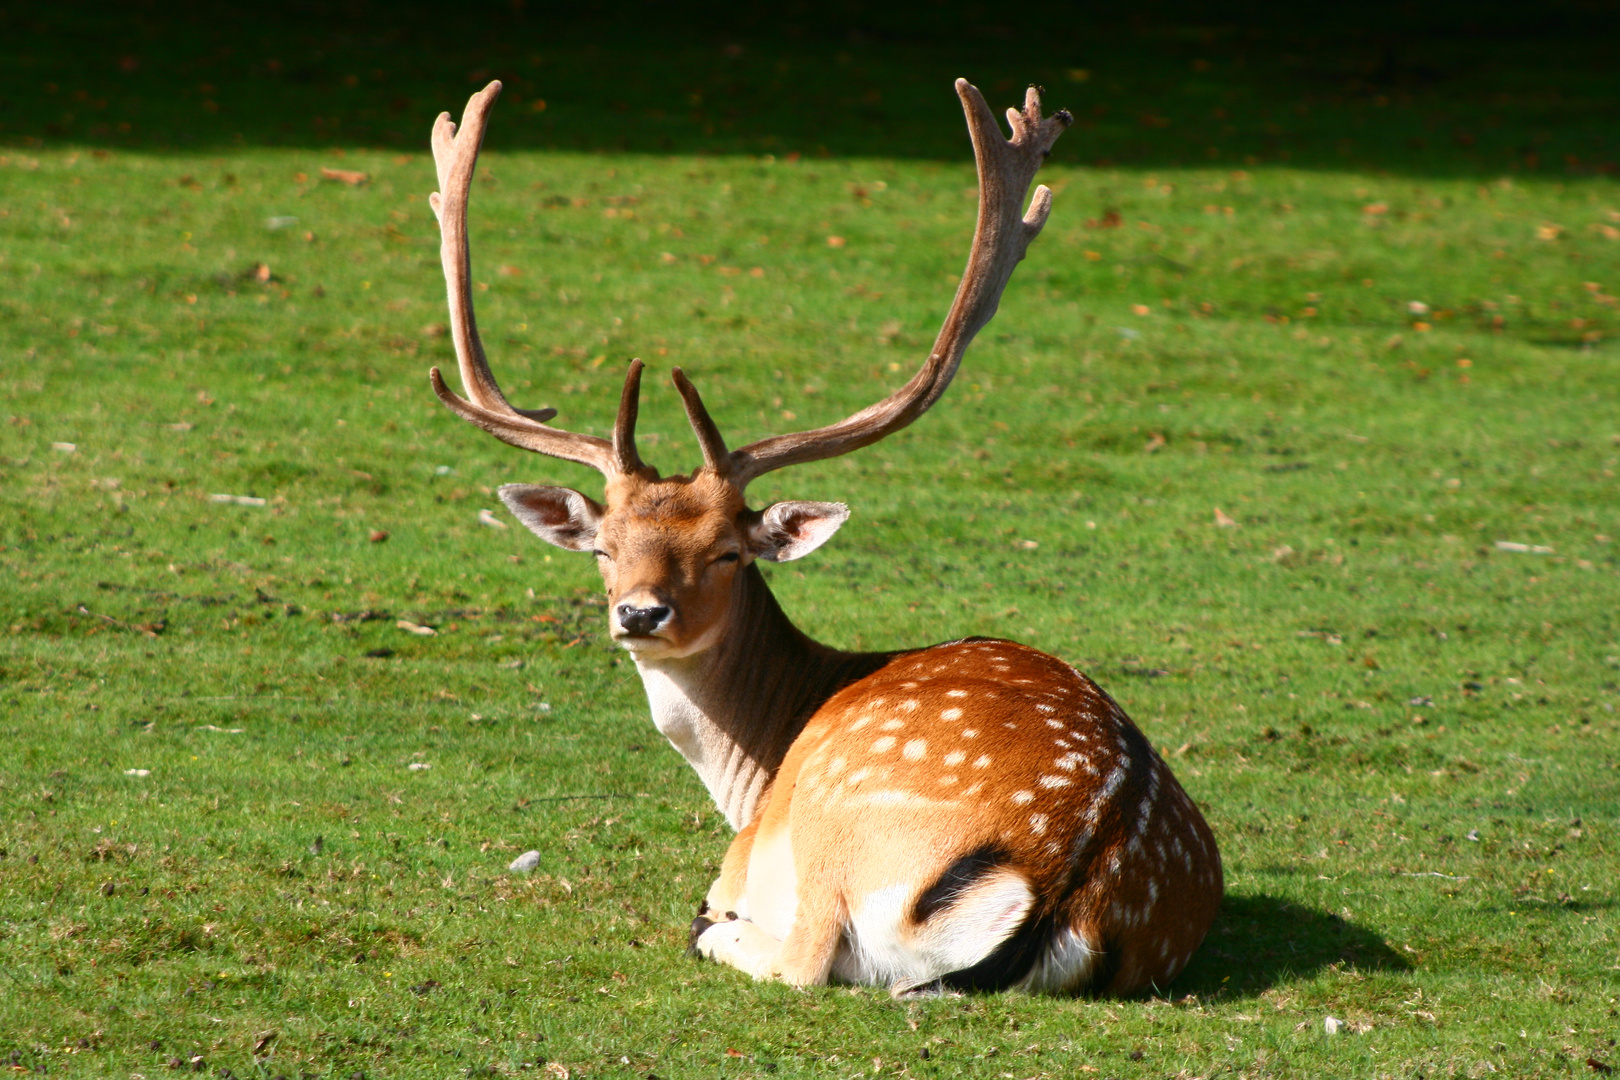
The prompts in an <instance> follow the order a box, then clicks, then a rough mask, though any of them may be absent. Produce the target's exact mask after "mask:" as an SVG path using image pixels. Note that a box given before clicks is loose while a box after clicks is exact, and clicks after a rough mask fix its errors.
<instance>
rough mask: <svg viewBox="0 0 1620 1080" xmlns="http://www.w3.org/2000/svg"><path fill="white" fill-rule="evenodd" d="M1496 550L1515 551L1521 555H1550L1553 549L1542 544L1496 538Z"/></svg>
mask: <svg viewBox="0 0 1620 1080" xmlns="http://www.w3.org/2000/svg"><path fill="white" fill-rule="evenodd" d="M1496 550H1497V551H1516V552H1518V553H1520V554H1522V555H1551V554H1552V553H1553V549H1552V548H1550V547H1546V546H1545V545H1542V544H1521V543H1519V542H1517V541H1515V540H1498V541H1497V542H1496Z"/></svg>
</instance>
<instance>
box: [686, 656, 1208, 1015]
mask: <svg viewBox="0 0 1620 1080" xmlns="http://www.w3.org/2000/svg"><path fill="white" fill-rule="evenodd" d="M1219 866H1220V863H1219V855H1218V854H1217V853H1216V851H1215V846H1214V843H1213V837H1211V836H1210V834H1209V831H1208V826H1207V825H1206V824H1205V823H1204V821H1203V819H1202V816H1201V815H1199V813H1198V811H1197V810H1196V809H1195V808H1194V807H1193V805H1192V803H1191V801H1190V800H1189V799H1188V798H1187V796H1186V794H1185V793H1184V792H1183V791H1182V789H1181V787H1180V785H1179V784H1177V783H1176V781H1175V778H1174V777H1173V776H1172V775H1171V774H1170V771H1169V769H1168V768H1167V767H1166V766H1165V764H1164V762H1163V760H1162V759H1161V758H1160V757H1159V756H1158V754H1157V753H1155V752H1154V750H1153V748H1152V746H1151V744H1150V743H1149V742H1148V741H1147V739H1146V738H1145V737H1144V736H1143V735H1142V733H1141V732H1140V730H1138V729H1137V728H1136V726H1135V725H1134V724H1133V723H1131V721H1130V719H1129V718H1128V717H1127V716H1126V715H1125V714H1124V712H1123V711H1122V710H1120V709H1119V707H1118V705H1117V704H1115V703H1114V701H1113V700H1112V699H1111V698H1109V697H1108V696H1107V694H1105V693H1104V692H1103V691H1102V690H1101V689H1099V688H1098V687H1097V686H1096V684H1095V683H1093V682H1091V680H1089V679H1087V678H1086V677H1085V676H1083V675H1081V674H1079V673H1078V672H1076V671H1074V670H1073V669H1072V668H1069V667H1067V665H1064V664H1062V663H1061V661H1058V660H1056V659H1054V658H1052V657H1050V656H1047V655H1046V654H1044V653H1040V652H1038V651H1036V650H1034V649H1031V648H1028V647H1027V646H1022V645H1017V644H1015V643H1013V642H1008V641H997V640H993V639H983V638H978V639H969V640H966V641H961V642H953V643H950V644H947V645H940V646H935V647H933V648H931V649H924V650H919V651H917V652H913V653H906V654H900V655H898V656H896V657H894V658H893V659H892V660H891V662H890V663H889V664H888V665H886V666H885V667H884V668H883V669H881V670H880V671H878V672H876V673H874V674H873V675H870V676H868V677H866V678H864V679H861V680H859V681H858V682H856V683H854V684H852V685H850V686H847V687H845V688H844V689H843V690H841V691H840V692H839V693H837V694H836V695H834V696H833V697H832V698H831V699H830V700H829V701H828V702H826V704H825V705H824V706H823V707H822V708H821V709H819V710H818V711H817V712H816V714H815V716H814V717H812V718H811V720H810V722H809V723H808V724H807V725H806V726H805V728H804V731H803V732H802V733H801V734H800V735H799V737H798V738H797V739H795V740H794V744H793V747H792V749H791V750H790V751H789V752H788V754H787V757H786V759H785V760H784V761H783V763H782V767H781V769H780V770H779V772H778V773H777V776H776V779H775V782H774V784H773V785H772V787H771V789H770V790H769V791H768V792H767V793H766V794H765V796H764V797H763V799H762V805H761V807H760V810H759V812H758V814H757V816H756V817H755V819H754V820H753V821H752V822H750V824H749V825H748V826H747V827H745V828H744V829H743V830H742V831H741V832H740V833H739V834H738V836H737V838H736V840H735V841H734V842H733V846H732V850H731V852H729V853H728V855H727V858H726V865H725V867H724V868H723V870H722V873H721V878H720V880H719V881H718V882H717V883H716V885H715V888H714V890H712V891H711V894H710V899H711V901H714V902H715V903H716V904H719V903H729V904H730V905H731V906H730V908H729V909H726V910H722V909H721V908H719V907H715V908H714V909H713V910H709V911H705V913H704V914H703V915H701V916H700V918H699V919H698V921H697V922H696V923H695V924H694V926H693V944H694V947H695V949H696V950H697V951H698V952H700V953H701V954H703V955H706V956H710V957H712V958H714V959H717V960H721V961H723V962H726V963H730V964H733V965H735V966H738V967H741V968H743V969H744V970H748V971H751V972H752V973H753V974H755V975H756V976H771V977H779V978H786V979H787V980H788V981H791V982H796V983H801V984H803V983H816V982H822V981H827V980H828V979H832V980H837V981H842V982H852V983H863V984H876V985H886V986H888V987H890V989H891V990H892V991H893V992H894V993H896V994H900V995H904V994H910V993H916V992H927V991H933V990H960V991H969V990H981V991H982V990H992V991H993V990H1003V989H1007V988H1010V987H1018V988H1021V989H1026V990H1031V991H1037V992H1049V993H1068V992H1077V991H1098V992H1110V993H1113V992H1127V991H1130V990H1136V989H1141V988H1143V987H1144V986H1153V985H1163V984H1165V983H1167V982H1168V981H1169V980H1170V979H1172V978H1174V977H1175V975H1177V974H1178V973H1179V972H1180V971H1181V969H1182V968H1183V967H1184V966H1185V964H1186V962H1187V960H1188V959H1189V958H1190V956H1191V954H1192V952H1193V950H1194V949H1196V947H1197V945H1198V944H1199V942H1200V940H1201V939H1202V937H1203V933H1204V930H1205V928H1206V927H1207V926H1208V924H1209V921H1210V919H1211V918H1212V917H1213V913H1214V905H1215V904H1216V903H1218V900H1219V896H1220V869H1219Z"/></svg>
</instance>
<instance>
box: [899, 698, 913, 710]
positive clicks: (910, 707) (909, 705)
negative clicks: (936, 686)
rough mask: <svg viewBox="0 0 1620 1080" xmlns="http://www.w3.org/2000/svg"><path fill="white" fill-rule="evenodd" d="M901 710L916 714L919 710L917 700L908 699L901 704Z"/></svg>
mask: <svg viewBox="0 0 1620 1080" xmlns="http://www.w3.org/2000/svg"><path fill="white" fill-rule="evenodd" d="M900 708H902V709H904V710H906V712H915V711H916V709H917V700H916V699H915V698H907V699H906V700H905V701H902V702H901V703H900Z"/></svg>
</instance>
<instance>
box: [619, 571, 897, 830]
mask: <svg viewBox="0 0 1620 1080" xmlns="http://www.w3.org/2000/svg"><path fill="white" fill-rule="evenodd" d="M735 580H736V586H735V587H734V589H733V592H732V610H731V625H730V629H729V631H728V632H727V634H726V636H725V637H724V638H722V639H721V641H720V642H719V643H718V644H716V645H714V646H712V647H711V648H709V649H707V650H705V651H703V652H701V653H698V654H696V655H694V656H688V657H681V658H679V659H657V660H642V659H639V658H638V659H637V660H636V667H637V668H638V669H639V670H640V672H641V681H642V684H643V686H645V687H646V690H647V702H648V704H649V705H650V706H651V708H652V718H653V724H654V725H656V726H657V728H658V730H659V731H660V732H661V733H663V735H664V736H665V737H666V738H667V739H669V741H670V743H671V744H673V745H674V747H675V749H677V750H679V751H680V752H681V756H682V757H684V758H686V760H687V762H688V763H689V764H690V765H691V766H692V768H693V769H695V770H697V774H698V776H699V777H701V778H702V780H703V783H704V785H705V786H706V787H707V788H708V789H709V794H710V795H712V796H713V797H714V801H715V805H717V806H718V807H719V808H720V810H721V812H722V813H724V814H725V815H726V820H728V821H729V822H730V823H731V827H732V828H733V829H741V828H742V827H743V826H745V825H747V824H748V822H749V821H750V820H752V819H753V816H754V810H755V807H756V806H758V805H759V799H760V796H761V795H762V794H763V793H764V792H765V790H766V789H767V788H768V787H769V786H770V783H771V780H772V779H773V778H774V777H775V776H776V770H777V769H778V768H779V767H780V766H781V764H782V759H783V758H784V757H786V756H787V751H788V747H789V746H791V745H792V744H793V740H794V739H796V738H798V735H799V732H800V731H802V730H803V729H804V725H805V722H806V721H807V720H809V719H810V717H811V715H813V714H814V713H815V711H816V710H817V709H819V708H820V707H821V705H822V703H823V702H825V701H826V700H827V699H828V698H830V697H831V696H832V695H833V694H835V693H837V692H838V690H839V689H840V688H842V687H844V686H846V685H848V684H849V683H851V682H853V681H855V680H856V679H859V678H861V677H862V676H864V675H867V674H870V673H871V672H873V671H875V670H877V669H878V668H879V667H881V666H882V665H883V663H884V662H885V661H886V660H887V659H888V657H889V655H890V654H888V653H849V652H840V651H838V650H836V649H829V648H827V647H826V646H824V645H820V644H818V643H817V642H815V641H812V640H811V639H810V638H809V637H807V636H805V635H804V634H803V633H801V632H800V631H799V629H798V628H797V627H796V626H794V625H793V623H792V622H790V621H789V620H788V617H787V616H786V615H785V614H784V613H783V612H782V609H781V607H780V606H779V605H778V604H777V602H776V597H775V596H773V595H772V594H771V590H770V587H769V586H768V585H766V584H765V578H764V576H763V575H762V574H761V573H760V572H759V567H758V566H757V565H752V564H750V565H749V566H748V567H747V568H746V569H745V570H743V572H742V573H740V574H738V575H737V577H736V579H735Z"/></svg>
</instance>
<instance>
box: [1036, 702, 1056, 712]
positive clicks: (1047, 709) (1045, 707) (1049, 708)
mask: <svg viewBox="0 0 1620 1080" xmlns="http://www.w3.org/2000/svg"><path fill="white" fill-rule="evenodd" d="M1035 707H1036V708H1037V709H1039V710H1040V711H1041V712H1057V709H1055V708H1053V707H1052V706H1051V705H1047V704H1044V703H1043V704H1039V705H1036V706H1035Z"/></svg>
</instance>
